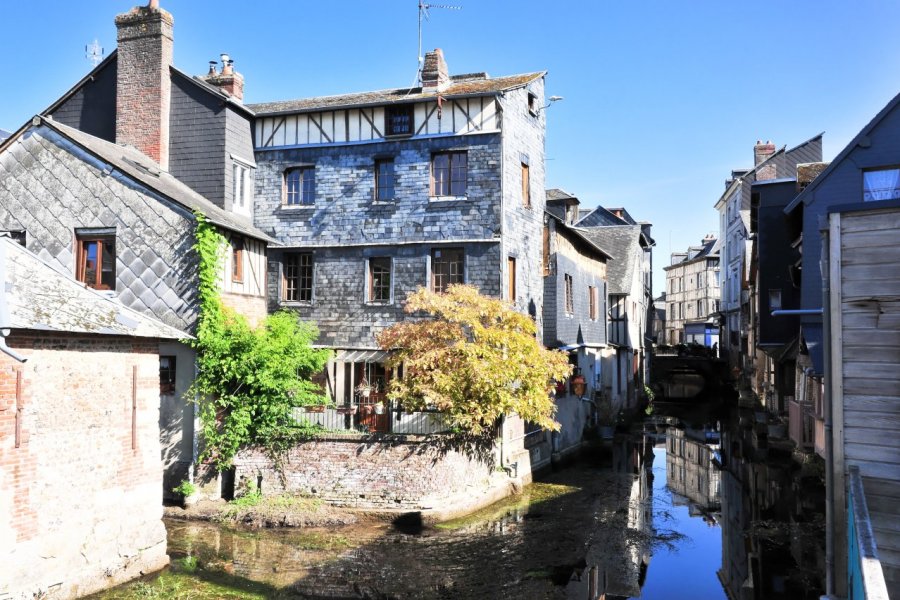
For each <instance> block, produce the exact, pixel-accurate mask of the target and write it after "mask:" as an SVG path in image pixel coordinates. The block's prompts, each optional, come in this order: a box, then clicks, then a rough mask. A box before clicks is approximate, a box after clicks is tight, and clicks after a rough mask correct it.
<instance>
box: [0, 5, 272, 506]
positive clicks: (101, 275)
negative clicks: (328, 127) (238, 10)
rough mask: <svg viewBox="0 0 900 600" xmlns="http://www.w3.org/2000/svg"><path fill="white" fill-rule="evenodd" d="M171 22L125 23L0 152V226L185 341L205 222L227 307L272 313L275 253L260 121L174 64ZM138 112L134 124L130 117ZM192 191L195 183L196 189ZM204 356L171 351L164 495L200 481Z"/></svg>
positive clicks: (152, 17)
mask: <svg viewBox="0 0 900 600" xmlns="http://www.w3.org/2000/svg"><path fill="white" fill-rule="evenodd" d="M172 22H173V21H172V17H171V15H169V13H167V12H166V11H164V10H161V9H159V8H154V7H151V6H147V7H139V8H135V9H133V10H132V11H131V12H129V13H126V14H124V15H119V17H117V19H116V24H117V28H118V34H119V46H118V48H117V50H116V51H115V52H114V53H113V54H112V55H110V57H108V58H107V59H106V60H105V61H104V62H102V63H101V64H99V65H98V66H97V67H96V68H95V69H94V70H93V71H92V72H91V73H90V74H89V75H88V76H86V77H85V78H84V79H83V80H82V81H81V82H79V83H78V84H76V85H75V86H74V87H73V88H72V89H71V90H69V91H68V92H66V94H64V95H63V96H62V97H61V98H60V99H59V100H58V101H56V102H55V103H54V104H53V105H51V106H50V107H49V108H48V109H47V110H46V111H44V114H43V115H42V116H36V117H35V118H34V119H33V120H32V121H31V122H30V123H28V124H26V125H24V126H23V127H22V128H20V129H19V130H18V131H16V132H15V133H14V134H13V135H12V136H11V137H10V138H9V139H7V140H6V141H5V142H3V143H2V144H0V229H3V230H7V231H11V232H13V233H14V235H16V236H19V238H20V239H21V240H22V241H23V243H24V244H25V245H26V247H27V248H28V249H29V250H31V251H32V252H34V253H35V254H37V255H39V256H40V257H41V258H43V259H45V260H48V261H50V262H53V263H55V264H56V265H57V266H58V267H59V268H60V269H62V270H63V271H64V272H68V273H71V274H72V275H73V277H75V278H76V279H78V280H79V281H81V282H82V283H83V284H84V285H85V286H87V287H91V288H94V289H97V290H101V291H102V292H103V293H104V294H107V295H109V296H110V297H114V298H115V299H116V300H117V301H118V302H120V303H121V304H122V305H124V306H126V307H128V308H132V309H134V310H138V311H140V312H142V313H143V314H146V315H149V316H153V317H155V318H157V319H159V320H160V321H162V322H163V323H165V324H167V325H169V326H171V327H175V328H177V329H179V330H181V331H183V332H187V333H190V332H191V331H193V328H194V326H195V323H196V320H197V311H198V298H197V287H198V285H199V279H198V275H197V260H198V259H197V256H196V254H195V253H194V252H193V250H192V246H193V243H194V236H193V231H194V227H195V225H196V218H195V213H202V214H203V215H205V217H206V218H207V220H208V221H209V222H210V223H212V224H213V225H214V226H215V227H216V228H217V229H218V230H219V232H220V233H221V234H222V235H223V236H224V237H225V238H226V240H227V243H228V246H229V247H228V248H226V249H224V250H225V251H224V252H223V255H224V264H223V265H222V271H221V279H220V289H221V291H222V299H223V302H224V303H225V304H226V305H228V306H231V307H232V308H234V309H235V310H237V311H238V312H240V313H242V314H244V315H245V316H246V317H247V318H248V320H250V321H251V322H258V321H260V320H261V319H262V318H264V316H265V314H266V283H265V282H266V275H265V274H266V269H267V262H266V246H267V245H268V243H269V242H271V241H273V240H272V238H270V237H269V236H267V235H266V234H265V233H264V232H262V231H260V230H259V229H258V228H256V227H254V226H253V224H252V218H251V217H252V210H251V207H252V203H253V186H252V179H253V170H254V168H255V166H254V164H253V151H252V143H251V123H250V118H249V116H250V113H249V111H247V109H246V108H244V107H243V106H242V105H241V104H240V97H239V95H232V94H230V93H229V91H228V90H229V89H230V90H234V91H235V92H236V93H237V91H239V90H238V89H237V88H235V87H234V84H235V81H236V80H237V81H238V82H240V81H241V80H240V77H239V75H237V74H235V73H234V71H233V65H231V64H230V62H228V61H226V62H225V63H224V65H223V71H229V70H230V72H227V73H225V75H223V74H222V73H220V72H219V71H216V72H215V74H210V75H208V76H207V79H208V80H209V81H213V82H215V83H217V84H222V85H223V87H222V88H219V87H216V86H215V85H213V84H211V83H208V81H207V80H205V79H202V78H192V77H189V76H187V75H185V74H183V73H181V72H180V71H178V70H177V69H175V68H174V67H173V66H172V64H171V58H172ZM135 112H136V113H137V117H135V114H134V113H135ZM186 182H189V184H188V183H186ZM194 363H195V355H194V351H193V350H192V349H191V348H190V347H188V346H187V345H186V344H183V343H179V342H167V343H164V344H163V346H162V347H161V358H160V365H159V367H160V375H161V377H164V378H165V379H166V380H167V381H168V382H169V385H167V386H165V388H164V389H163V393H162V395H161V398H160V402H161V406H162V408H161V411H162V417H161V422H160V425H161V436H162V439H161V441H162V453H163V460H164V463H165V480H164V484H163V490H164V493H165V494H166V495H167V496H171V495H172V492H171V488H172V487H174V486H175V485H177V484H178V483H179V482H180V481H182V480H183V479H188V478H191V477H192V476H193V471H192V465H193V464H194V461H195V458H196V455H197V438H196V428H195V414H194V409H195V407H194V405H193V404H191V403H189V402H187V401H186V399H185V398H184V394H185V392H186V391H187V390H188V388H189V387H190V384H191V382H192V381H193V378H194Z"/></svg>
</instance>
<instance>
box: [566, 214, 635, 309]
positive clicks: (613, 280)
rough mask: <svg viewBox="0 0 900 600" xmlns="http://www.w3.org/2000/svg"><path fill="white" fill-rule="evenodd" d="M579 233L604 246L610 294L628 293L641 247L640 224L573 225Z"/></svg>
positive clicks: (601, 246)
mask: <svg viewBox="0 0 900 600" xmlns="http://www.w3.org/2000/svg"><path fill="white" fill-rule="evenodd" d="M575 230H576V231H578V232H579V233H580V234H581V235H583V236H584V237H586V238H587V239H589V240H591V241H592V242H593V243H594V244H595V245H597V246H599V247H600V248H604V249H605V250H606V253H607V254H609V256H610V260H609V262H608V263H607V265H606V277H607V281H608V282H609V293H610V294H628V293H629V292H630V291H631V281H632V278H633V277H634V268H635V260H636V258H635V257H636V256H638V253H639V251H640V247H641V226H640V225H611V226H605V227H578V226H576V227H575Z"/></svg>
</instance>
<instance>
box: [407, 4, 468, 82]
mask: <svg viewBox="0 0 900 600" xmlns="http://www.w3.org/2000/svg"><path fill="white" fill-rule="evenodd" d="M430 8H444V9H447V10H461V9H462V6H452V5H449V4H428V3H427V2H425V1H424V0H419V52H418V54H417V55H416V56H417V57H418V59H419V67H418V70H417V71H416V83H417V85H422V66H423V64H424V62H425V57H424V56H423V55H422V19H423V18H424V19H425V20H426V21H427V20H428V17H429V15H428V9H430Z"/></svg>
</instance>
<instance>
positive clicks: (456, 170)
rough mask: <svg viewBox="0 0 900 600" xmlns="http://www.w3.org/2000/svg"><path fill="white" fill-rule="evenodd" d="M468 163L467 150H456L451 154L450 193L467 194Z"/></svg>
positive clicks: (455, 194)
mask: <svg viewBox="0 0 900 600" xmlns="http://www.w3.org/2000/svg"><path fill="white" fill-rule="evenodd" d="M466 165H467V158H466V153H465V152H454V153H453V154H451V173H450V195H451V196H465V195H466Z"/></svg>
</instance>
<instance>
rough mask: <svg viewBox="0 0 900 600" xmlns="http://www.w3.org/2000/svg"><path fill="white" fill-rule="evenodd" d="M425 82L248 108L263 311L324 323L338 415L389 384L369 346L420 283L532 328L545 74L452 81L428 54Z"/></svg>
mask: <svg viewBox="0 0 900 600" xmlns="http://www.w3.org/2000/svg"><path fill="white" fill-rule="evenodd" d="M423 82H424V83H423V85H422V86H421V87H416V88H411V89H393V90H383V91H378V92H368V93H360V94H348V95H343V96H328V97H322V98H309V99H302V100H292V101H285V102H270V103H264V104H254V105H250V106H249V108H250V109H251V110H252V111H253V112H254V113H255V115H256V120H255V123H254V146H255V156H254V158H255V162H256V165H257V170H256V179H255V185H256V193H255V197H256V212H255V224H256V226H258V227H259V228H261V229H263V230H265V231H267V232H272V233H273V234H274V236H275V237H276V238H277V239H278V241H279V242H280V244H281V246H280V247H278V248H272V249H270V260H269V268H268V287H269V305H270V310H275V309H278V308H290V309H292V310H295V311H297V312H298V313H299V314H300V315H301V317H302V318H303V319H306V320H310V321H313V322H315V323H317V324H318V326H319V329H320V340H319V342H320V343H321V344H323V345H325V346H328V347H331V348H334V349H335V350H336V351H337V352H336V355H335V360H334V361H332V363H330V364H329V367H328V378H327V389H328V392H329V394H330V395H331V396H332V397H333V398H335V399H336V400H337V403H338V404H339V405H343V404H350V403H355V402H356V401H358V400H359V398H358V397H357V396H358V394H357V393H356V391H355V390H356V389H357V388H359V386H360V384H361V383H362V382H363V380H365V381H366V382H369V383H371V384H374V385H376V386H377V387H379V388H383V384H384V377H385V373H384V369H383V366H382V362H383V359H384V355H383V353H382V352H380V351H379V350H378V346H377V342H376V339H375V338H376V335H377V334H378V332H379V331H382V330H383V329H384V328H386V327H388V326H390V325H392V324H394V323H396V322H398V321H400V320H402V319H404V318H405V315H404V313H403V303H404V300H405V297H406V295H407V294H408V293H409V292H412V291H414V290H415V289H417V288H419V287H423V286H424V287H429V288H431V289H433V290H436V291H441V290H443V289H445V288H446V286H447V285H449V284H452V283H468V284H473V285H476V286H478V287H479V288H480V289H481V291H482V293H485V294H487V295H490V296H494V297H500V298H504V299H507V300H509V301H510V302H513V303H514V304H515V306H516V307H517V308H519V309H520V310H521V311H523V312H527V313H529V314H531V315H532V316H534V317H535V319H536V320H538V322H539V323H540V315H541V305H542V303H543V281H542V278H541V273H540V269H539V265H540V261H541V236H542V228H543V218H544V197H543V194H542V193H540V191H541V190H543V189H544V187H543V185H544V125H545V121H544V119H545V117H544V113H543V97H544V73H529V74H525V75H516V76H512V77H498V78H490V77H488V76H487V75H486V74H484V73H476V74H469V75H462V76H453V77H451V76H448V75H447V70H446V63H445V62H444V59H443V55H442V54H441V52H440V50H436V51H435V52H430V53H428V56H427V57H426V61H425V67H424V70H423ZM531 190H534V192H533V193H532V192H531ZM375 393H376V394H377V393H378V392H377V391H376V392H375ZM369 397H370V398H371V397H372V396H371V394H370V395H369Z"/></svg>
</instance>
